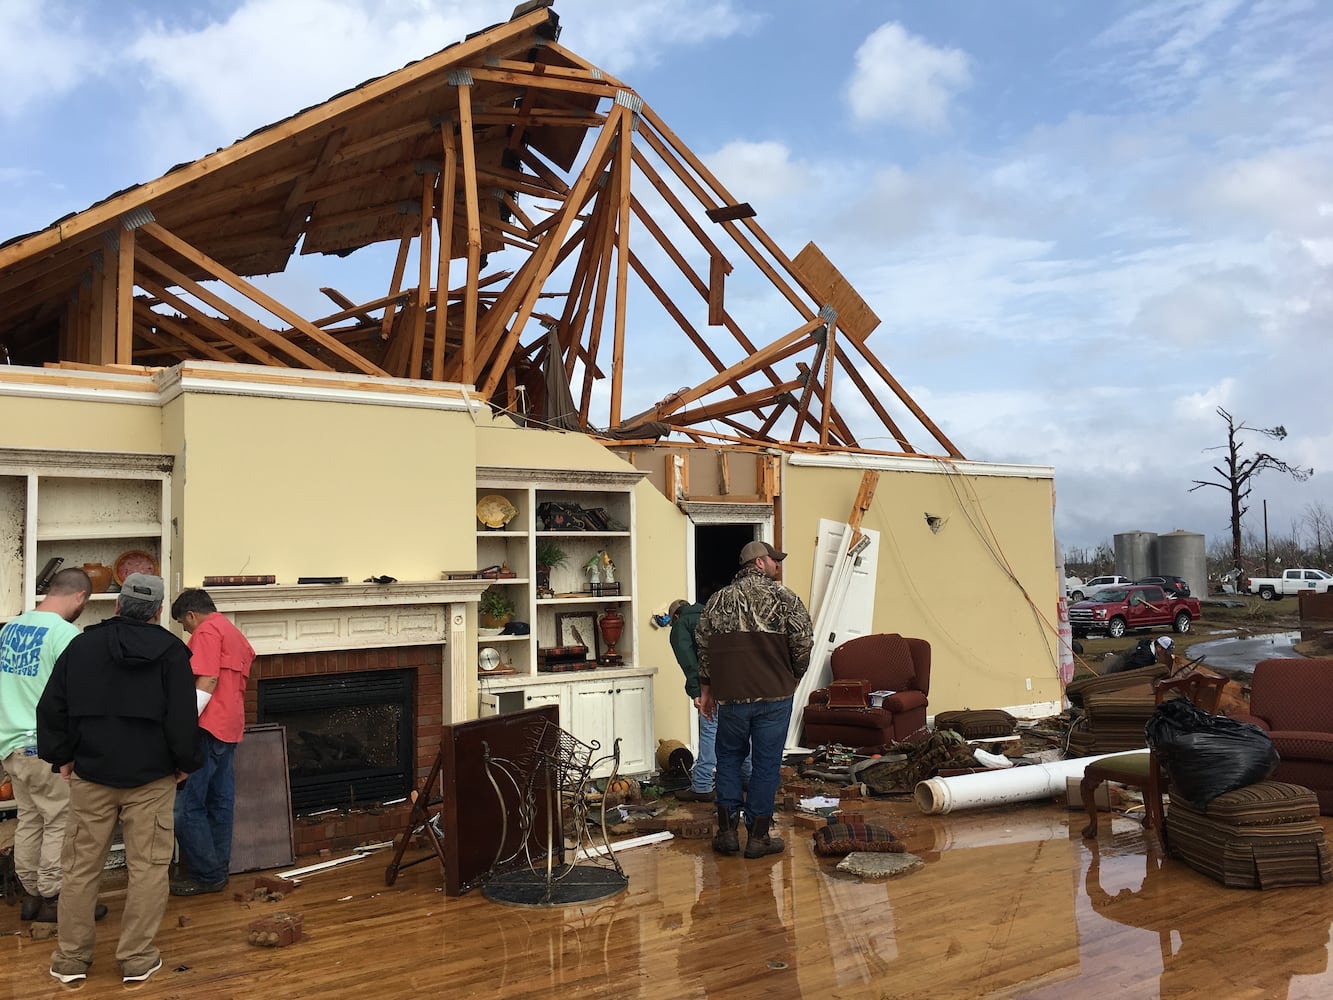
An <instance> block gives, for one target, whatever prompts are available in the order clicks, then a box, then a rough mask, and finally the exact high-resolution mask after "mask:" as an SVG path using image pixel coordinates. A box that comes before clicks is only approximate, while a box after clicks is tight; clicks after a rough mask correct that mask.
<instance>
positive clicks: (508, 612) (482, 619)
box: [477, 586, 514, 628]
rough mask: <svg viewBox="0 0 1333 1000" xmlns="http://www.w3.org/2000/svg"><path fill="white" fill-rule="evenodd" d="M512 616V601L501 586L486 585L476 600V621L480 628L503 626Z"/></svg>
mask: <svg viewBox="0 0 1333 1000" xmlns="http://www.w3.org/2000/svg"><path fill="white" fill-rule="evenodd" d="M512 617H514V602H513V601H511V600H510V599H509V595H507V594H506V593H505V592H504V588H502V587H495V586H491V587H487V588H486V589H485V590H483V591H482V592H481V599H480V600H479V601H478V602H477V622H478V624H480V625H481V627H482V628H504V627H505V626H506V625H507V624H509V619H510V618H512Z"/></svg>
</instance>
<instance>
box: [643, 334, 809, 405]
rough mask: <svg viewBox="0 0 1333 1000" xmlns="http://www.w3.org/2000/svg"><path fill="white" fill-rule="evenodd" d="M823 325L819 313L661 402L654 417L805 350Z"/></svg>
mask: <svg viewBox="0 0 1333 1000" xmlns="http://www.w3.org/2000/svg"><path fill="white" fill-rule="evenodd" d="M822 326H823V320H821V319H819V317H815V318H814V319H812V320H809V321H807V322H805V323H802V324H801V325H800V326H798V327H797V328H796V329H795V330H792V331H791V332H790V333H788V334H786V335H785V336H783V337H779V338H778V339H777V340H775V341H773V343H771V344H769V345H767V346H766V347H764V348H763V349H762V350H759V351H756V352H755V353H754V354H752V355H750V356H749V357H748V358H744V359H742V360H741V361H739V362H737V363H736V364H734V365H732V366H731V367H730V368H728V369H727V370H726V371H722V372H718V373H717V374H716V375H714V376H713V377H712V378H710V379H708V380H707V381H704V382H701V383H700V384H699V385H696V386H695V387H694V388H693V389H690V390H689V391H687V392H683V393H681V394H680V395H679V396H676V397H675V398H674V399H672V400H671V401H669V402H666V403H662V404H659V405H658V406H657V408H656V409H655V410H654V418H655V419H657V420H662V419H664V418H665V417H666V416H667V415H668V414H670V413H674V412H675V411H677V410H679V409H680V408H681V407H683V406H685V405H686V404H687V403H692V402H694V400H696V399H702V398H703V397H704V396H707V395H708V394H709V393H710V392H716V391H717V390H718V389H720V388H721V387H722V386H724V385H726V384H727V383H728V382H731V381H732V380H734V379H737V378H743V377H744V376H746V375H749V374H752V373H753V372H754V371H756V370H757V369H760V368H766V367H769V366H771V365H774V364H776V363H777V362H779V361H781V360H783V359H784V358H788V357H790V356H791V355H793V354H795V353H796V352H797V351H800V350H804V349H805V348H806V347H808V346H810V345H811V344H813V343H815V342H816V340H815V337H814V336H813V334H814V332H815V331H816V330H818V329H820V328H822Z"/></svg>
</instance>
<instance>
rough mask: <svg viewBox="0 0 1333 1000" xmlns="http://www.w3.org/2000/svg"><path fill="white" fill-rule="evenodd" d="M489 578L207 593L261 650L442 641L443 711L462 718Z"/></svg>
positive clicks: (228, 589) (226, 589)
mask: <svg viewBox="0 0 1333 1000" xmlns="http://www.w3.org/2000/svg"><path fill="white" fill-rule="evenodd" d="M491 582H492V581H490V580H423V581H418V582H407V583H388V584H375V583H341V584H319V583H316V584H297V585H294V586H293V585H272V586H267V587H215V588H213V589H211V590H210V591H209V593H210V595H211V596H212V597H213V600H214V601H215V602H216V603H217V605H218V610H219V611H221V612H222V613H223V614H225V615H226V616H227V617H229V618H231V619H232V621H234V622H235V623H236V627H237V628H239V629H240V630H241V631H242V632H243V633H245V636H246V638H247V639H249V640H250V644H251V645H252V646H254V648H255V652H256V653H258V654H260V655H261V656H276V655H282V654H285V653H315V652H323V651H328V650H343V649H346V650H352V649H372V648H376V647H394V646H424V645H443V646H445V647H446V652H445V658H444V664H443V666H444V668H445V676H444V691H445V694H446V699H447V702H446V704H445V706H444V712H445V717H446V718H448V719H449V720H450V721H454V722H461V721H463V720H464V719H466V718H467V714H466V708H465V705H466V690H467V688H466V685H467V680H466V679H467V676H468V674H469V672H470V671H475V664H469V663H468V656H467V650H468V648H469V646H468V642H467V634H468V618H469V617H471V618H474V619H475V618H476V607H475V606H476V603H477V600H478V599H479V598H480V597H481V592H482V591H483V590H485V589H486V588H487V587H488V586H490V584H491ZM469 604H470V605H473V610H472V612H471V614H469V612H468V605H469ZM474 645H475V644H474Z"/></svg>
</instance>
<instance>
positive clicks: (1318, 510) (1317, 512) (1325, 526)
mask: <svg viewBox="0 0 1333 1000" xmlns="http://www.w3.org/2000/svg"><path fill="white" fill-rule="evenodd" d="M1302 520H1303V521H1304V522H1305V525H1306V527H1308V528H1309V529H1310V531H1311V532H1313V533H1314V547H1315V552H1316V553H1317V554H1318V559H1319V565H1320V566H1327V565H1328V559H1327V558H1325V556H1324V551H1325V548H1324V547H1325V546H1326V545H1331V544H1333V510H1329V508H1328V507H1327V506H1326V505H1325V504H1324V503H1323V502H1322V501H1319V500H1316V501H1315V502H1314V503H1309V504H1306V505H1305V512H1304V514H1303V515H1302Z"/></svg>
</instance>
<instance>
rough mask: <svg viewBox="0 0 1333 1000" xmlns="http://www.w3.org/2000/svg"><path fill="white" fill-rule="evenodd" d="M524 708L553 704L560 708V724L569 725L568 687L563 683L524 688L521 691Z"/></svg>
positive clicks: (562, 725)
mask: <svg viewBox="0 0 1333 1000" xmlns="http://www.w3.org/2000/svg"><path fill="white" fill-rule="evenodd" d="M523 695H524V697H523V707H524V708H541V707H542V706H543V705H555V706H556V707H558V708H559V709H560V725H561V727H562V728H563V727H565V726H568V725H569V687H568V686H567V685H565V684H546V685H543V686H541V687H530V688H526V689H525V690H524V692H523Z"/></svg>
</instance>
